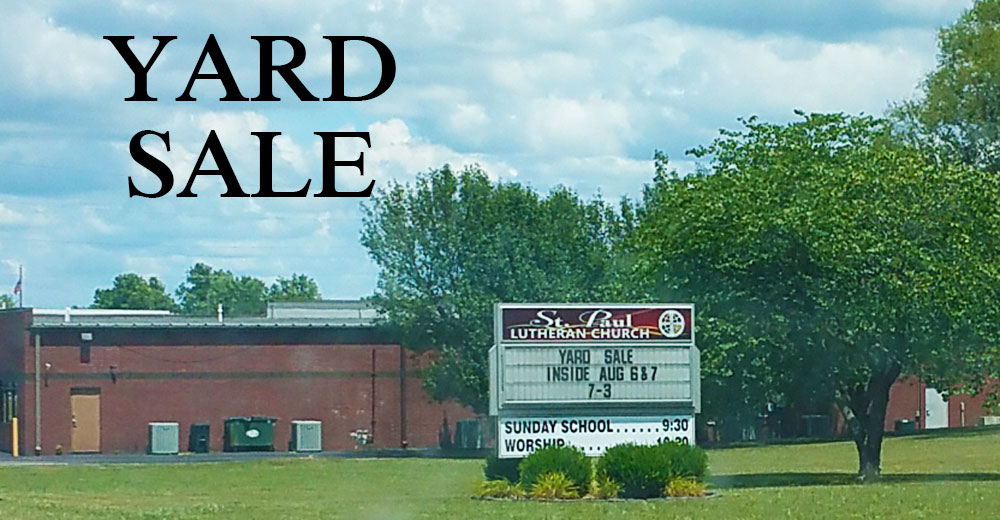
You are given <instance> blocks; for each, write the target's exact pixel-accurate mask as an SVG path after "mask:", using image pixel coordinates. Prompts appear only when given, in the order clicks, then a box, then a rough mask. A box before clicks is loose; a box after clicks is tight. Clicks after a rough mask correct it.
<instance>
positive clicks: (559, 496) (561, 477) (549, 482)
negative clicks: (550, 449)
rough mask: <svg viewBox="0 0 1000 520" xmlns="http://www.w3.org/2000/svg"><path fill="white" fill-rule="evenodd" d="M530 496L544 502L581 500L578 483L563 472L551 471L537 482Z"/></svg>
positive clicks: (532, 487)
mask: <svg viewBox="0 0 1000 520" xmlns="http://www.w3.org/2000/svg"><path fill="white" fill-rule="evenodd" d="M528 496H530V497H531V498H536V499H544V500H566V499H573V498H580V492H579V491H578V490H577V488H576V483H574V482H573V481H572V480H570V478H569V477H567V476H566V475H565V474H564V473H563V472H561V471H550V472H548V473H546V474H544V475H542V476H541V478H539V479H538V480H536V481H535V483H534V485H532V486H531V492H530V493H529V494H528Z"/></svg>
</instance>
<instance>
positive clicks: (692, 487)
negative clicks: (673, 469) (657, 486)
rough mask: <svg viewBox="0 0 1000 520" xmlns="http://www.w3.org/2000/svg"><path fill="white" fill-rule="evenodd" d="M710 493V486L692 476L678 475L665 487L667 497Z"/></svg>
mask: <svg viewBox="0 0 1000 520" xmlns="http://www.w3.org/2000/svg"><path fill="white" fill-rule="evenodd" d="M706 494H708V486H707V485H706V484H704V483H703V482H698V481H697V480H695V479H693V478H690V477H676V478H673V479H671V480H670V482H667V487H665V488H664V489H663V496H666V497H676V498H680V497H703V496H705V495H706Z"/></svg>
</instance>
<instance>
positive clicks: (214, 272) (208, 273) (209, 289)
mask: <svg viewBox="0 0 1000 520" xmlns="http://www.w3.org/2000/svg"><path fill="white" fill-rule="evenodd" d="M177 299H178V300H179V301H180V306H181V312H183V313H184V314H191V315H195V316H214V315H215V314H216V311H217V309H218V306H219V305H220V304H221V305H222V308H223V311H224V313H225V315H226V316H233V317H237V316H263V315H264V314H265V311H266V309H267V286H266V285H265V284H264V282H262V281H261V280H259V279H257V278H254V277H252V276H239V277H237V276H235V275H233V273H232V272H230V271H226V270H223V269H213V268H212V267H211V266H209V265H207V264H204V263H201V262H199V263H197V264H195V265H194V266H192V267H191V269H189V270H188V273H187V280H186V281H185V282H184V283H183V284H181V285H180V287H178V288H177Z"/></svg>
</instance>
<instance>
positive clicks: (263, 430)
mask: <svg viewBox="0 0 1000 520" xmlns="http://www.w3.org/2000/svg"><path fill="white" fill-rule="evenodd" d="M276 422H278V420H277V419H275V418H273V417H230V418H228V419H226V422H225V425H224V430H225V431H224V432H223V433H224V437H223V447H222V449H223V451H274V423H276Z"/></svg>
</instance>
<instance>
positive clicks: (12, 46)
mask: <svg viewBox="0 0 1000 520" xmlns="http://www.w3.org/2000/svg"><path fill="white" fill-rule="evenodd" d="M25 42H31V43H30V44H25ZM116 58H117V55H116V54H115V53H114V50H113V49H112V48H111V46H110V45H108V43H107V42H104V41H101V39H100V38H99V37H95V36H91V35H88V34H82V33H80V32H77V31H73V30H71V29H69V28H67V27H65V26H63V25H60V24H59V23H57V22H56V21H55V20H54V19H53V18H52V17H50V16H46V15H45V14H43V13H40V12H36V11H32V10H17V9H14V10H8V11H6V12H5V13H4V16H2V17H0V67H2V68H3V70H4V71H5V72H4V74H3V77H4V78H5V79H0V85H3V84H4V83H6V84H7V85H8V88H11V89H16V90H17V91H18V92H19V93H20V94H21V95H23V96H25V97H33V98H44V97H49V96H54V97H62V96H69V97H87V96H92V95H93V93H94V92H96V91H99V90H100V89H103V88H105V87H107V86H108V85H110V84H111V83H112V81H113V78H114V73H115V72H118V71H117V69H116V68H115V66H114V65H115V63H114V60H115V59H116Z"/></svg>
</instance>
